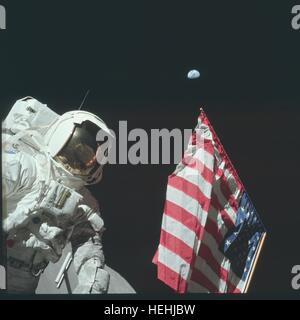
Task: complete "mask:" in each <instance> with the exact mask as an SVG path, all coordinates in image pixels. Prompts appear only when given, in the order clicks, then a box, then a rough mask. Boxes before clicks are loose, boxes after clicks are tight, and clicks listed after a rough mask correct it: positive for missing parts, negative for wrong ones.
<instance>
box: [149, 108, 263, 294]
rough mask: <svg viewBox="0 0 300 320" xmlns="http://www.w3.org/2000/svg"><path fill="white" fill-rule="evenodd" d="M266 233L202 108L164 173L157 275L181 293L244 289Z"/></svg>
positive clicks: (221, 291) (237, 291) (233, 291)
mask: <svg viewBox="0 0 300 320" xmlns="http://www.w3.org/2000/svg"><path fill="white" fill-rule="evenodd" d="M265 235H266V232H265V228H264V226H263V224H262V222H261V220H260V218H259V216H258V214H257V212H256V210H255V208H254V206H253V204H252V202H251V200H250V199H249V196H248V194H247V192H246V191H245V188H244V186H243V184H242V182H241V180H240V178H239V177H238V175H237V172H236V170H235V169H234V167H233V165H232V163H231V161H230V159H229V157H228V155H227V154H226V152H225V150H224V148H223V146H222V144H221V142H220V140H219V138H218V137H217V135H216V133H215V131H214V129H213V127H212V126H211V124H210V122H209V120H208V118H207V116H206V114H205V113H204V111H203V110H202V109H201V113H200V116H199V118H198V125H197V127H196V129H195V130H194V132H193V134H192V136H191V138H190V141H189V144H188V147H187V150H186V152H185V154H184V157H183V159H182V161H181V162H180V163H179V165H178V166H177V168H176V170H175V172H174V173H173V174H172V175H170V176H169V178H168V186H167V195H166V202H165V207H164V213H163V221H162V227H161V235H160V243H159V247H158V250H157V252H156V254H155V257H154V259H153V262H154V263H155V264H156V265H157V275H158V278H159V279H160V280H161V281H163V282H164V283H165V284H167V285H168V286H170V287H171V288H173V289H174V290H175V291H177V292H179V293H186V292H207V293H244V292H246V291H247V289H248V286H249V283H250V280H251V277H252V275H253V270H254V268H255V264H256V262H257V259H258V256H259V253H260V250H261V247H262V244H263V241H264V238H265Z"/></svg>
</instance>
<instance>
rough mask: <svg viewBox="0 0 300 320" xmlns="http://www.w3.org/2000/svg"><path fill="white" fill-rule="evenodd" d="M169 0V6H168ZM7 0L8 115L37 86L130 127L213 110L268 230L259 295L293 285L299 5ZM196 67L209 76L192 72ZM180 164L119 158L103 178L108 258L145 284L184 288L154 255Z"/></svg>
mask: <svg viewBox="0 0 300 320" xmlns="http://www.w3.org/2000/svg"><path fill="white" fill-rule="evenodd" d="M162 2H163V4H162ZM247 3H248V4H246V2H241V1H219V2H216V1H214V2H211V1H180V2H179V1H178V2H176V1H157V2H154V1H92V0H89V1H66V0H65V1H56V0H55V1H53V0H52V1H45V0H44V1H37V0H26V1H16V0H10V1H4V0H0V4H3V5H5V6H6V9H7V27H8V29H7V30H6V31H0V104H1V112H2V114H1V116H2V118H3V117H4V116H5V115H6V113H7V112H8V110H9V108H10V107H11V105H12V104H13V102H14V101H15V100H16V99H18V98H21V97H23V96H27V95H31V96H34V97H36V98H38V99H39V100H41V101H43V102H45V103H47V104H49V106H51V107H53V108H54V109H55V110H56V111H57V112H64V111H66V110H70V108H74V107H77V106H78V105H79V104H80V102H81V99H82V98H83V96H84V94H85V92H86V90H87V89H91V95H90V97H89V100H88V103H87V109H88V110H90V111H92V112H95V113H97V114H99V115H100V116H102V117H103V118H104V119H105V120H106V121H107V122H108V124H109V125H110V126H111V127H112V128H114V129H117V125H118V120H128V121H129V122H128V123H129V127H131V128H135V127H141V128H145V129H147V130H150V129H151V128H182V129H183V128H192V127H193V126H194V125H195V123H196V119H197V114H198V109H199V107H200V106H205V110H206V112H207V114H208V116H209V118H210V120H211V122H212V124H213V125H214V127H215V130H216V131H217V133H218V134H219V136H220V138H221V140H222V141H223V144H224V146H225V148H226V149H227V151H228V153H229V155H230V157H231V159H232V161H233V163H234V164H235V166H236V168H237V170H238V172H239V174H240V176H241V178H242V180H243V182H244V184H245V186H246V188H247V190H248V192H249V194H250V196H251V198H252V200H253V202H254V204H255V206H256V208H257V210H258V212H259V213H260V215H261V218H262V220H263V221H264V223H265V225H266V228H267V229H268V238H267V241H266V246H265V249H264V251H263V254H262V258H261V260H260V262H259V265H258V268H257V272H256V275H255V278H254V281H253V286H252V287H251V292H253V293H289V292H292V289H291V285H290V282H291V269H292V266H293V265H295V264H300V254H299V249H298V248H299V244H300V234H299V231H298V230H299V226H300V217H299V208H298V204H297V201H298V190H299V187H298V185H299V177H300V176H299V170H298V164H299V160H300V159H299V141H298V137H299V129H298V127H299V123H300V122H299V120H300V112H299V108H300V90H299V76H300V59H299V57H300V31H295V30H292V27H291V8H292V6H293V5H294V4H296V2H295V1H292V2H289V1H277V2H276V3H275V1H263V2H262V1H248V2H247ZM192 68H196V69H199V71H200V72H201V77H200V79H199V80H195V81H188V80H187V79H186V73H187V71H188V70H190V69H192ZM173 170H174V166H172V165H170V166H136V167H133V166H110V167H108V168H107V170H106V175H105V179H104V181H103V183H102V184H101V185H100V186H99V187H97V188H93V191H94V194H95V195H96V196H97V198H99V200H100V202H101V204H102V207H103V215H104V219H105V221H106V224H107V229H108V230H107V233H106V236H105V248H106V249H105V251H106V257H107V262H108V264H109V265H111V266H112V267H113V268H115V269H117V270H119V271H120V272H121V273H122V274H123V275H124V276H125V277H126V278H127V279H128V280H129V281H130V282H131V283H132V284H133V286H134V287H135V288H136V289H137V291H138V292H143V293H149V292H150V293H151V292H163V293H164V292H170V291H169V289H168V288H166V287H165V286H164V285H163V284H161V283H159V282H158V281H157V280H156V277H155V268H154V266H152V264H151V259H152V255H153V254H154V252H155V248H156V246H157V244H158V240H159V229H160V223H161V216H162V209H163V201H164V195H165V187H166V179H167V175H168V174H170V173H171V172H172V171H173Z"/></svg>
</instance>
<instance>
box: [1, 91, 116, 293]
mask: <svg viewBox="0 0 300 320" xmlns="http://www.w3.org/2000/svg"><path fill="white" fill-rule="evenodd" d="M2 127H3V128H2V147H3V150H2V186H3V201H4V207H5V208H4V211H5V212H4V213H5V214H4V221H3V229H4V232H5V235H6V245H7V289H8V292H11V293H34V292H35V290H36V288H37V286H38V282H39V277H40V275H41V273H42V272H43V271H44V270H45V268H46V267H47V265H48V263H49V262H53V263H56V262H57V261H58V260H59V259H60V257H61V255H62V251H63V249H64V247H65V245H66V244H67V243H68V242H70V243H71V245H72V251H73V261H74V267H75V270H76V273H77V275H78V286H77V287H76V289H75V292H74V293H81V294H88V293H106V292H107V290H108V286H109V273H108V272H107V271H106V270H104V265H105V261H104V254H103V248H102V242H101V237H102V233H103V231H104V223H103V220H102V218H101V216H100V211H99V208H98V203H97V201H96V200H95V198H93V196H92V195H91V193H90V192H89V191H88V190H87V188H86V187H85V186H86V185H90V184H95V183H98V182H99V181H100V180H101V177H102V170H103V165H104V164H105V162H106V161H107V152H108V150H109V144H110V143H111V141H112V139H113V138H114V136H113V134H112V133H111V131H110V130H109V129H108V128H107V126H106V125H105V123H104V122H103V121H102V120H101V119H100V118H98V117H97V116H95V115H93V114H91V113H88V112H85V111H79V110H78V111H71V112H68V113H66V114H64V115H62V116H59V115H57V114H56V113H55V112H53V111H52V110H51V109H49V108H48V107H47V106H46V105H43V104H41V103H40V102H38V101H37V100H35V99H33V98H31V97H27V98H24V99H21V100H19V101H17V102H16V104H15V106H14V107H13V109H12V111H11V112H10V114H9V115H8V117H7V118H6V119H5V121H4V123H3V126H2ZM101 130H102V131H103V132H105V134H106V135H107V137H109V139H108V140H107V142H105V143H102V144H101V143H99V142H97V141H96V136H97V133H98V132H99V131H101Z"/></svg>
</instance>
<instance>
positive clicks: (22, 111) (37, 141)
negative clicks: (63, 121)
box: [2, 97, 59, 148]
mask: <svg viewBox="0 0 300 320" xmlns="http://www.w3.org/2000/svg"><path fill="white" fill-rule="evenodd" d="M58 119H59V115H58V114H57V113H56V112H54V111H53V110H51V109H50V108H49V107H48V106H47V105H46V104H42V103H41V102H39V101H38V100H36V99H34V98H32V97H25V98H23V99H20V100H18V101H17V102H16V103H15V104H14V105H13V107H12V109H11V110H10V112H9V114H8V115H7V117H6V119H5V120H4V122H3V123H2V143H3V144H4V145H7V144H9V145H14V144H15V145H16V144H18V143H19V142H21V141H22V142H23V143H24V144H25V145H26V144H27V145H28V146H30V147H33V148H39V146H41V145H43V136H44V135H45V134H46V132H47V130H48V129H49V128H50V127H51V126H52V125H53V124H54V123H55V122H56V121H57V120H58Z"/></svg>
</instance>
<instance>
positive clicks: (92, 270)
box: [74, 257, 110, 294]
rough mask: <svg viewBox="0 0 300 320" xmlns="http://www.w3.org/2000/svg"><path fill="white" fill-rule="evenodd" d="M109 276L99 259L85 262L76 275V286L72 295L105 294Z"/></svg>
mask: <svg viewBox="0 0 300 320" xmlns="http://www.w3.org/2000/svg"><path fill="white" fill-rule="evenodd" d="M109 280H110V275H109V273H108V272H107V271H106V270H104V269H103V268H102V264H101V261H100V259H99V258H97V257H95V258H91V259H89V260H87V261H86V262H85V263H84V264H83V266H82V267H81V268H80V270H79V273H78V281H79V283H78V285H77V287H76V288H75V290H74V294H105V293H107V290H108V287H109Z"/></svg>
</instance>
